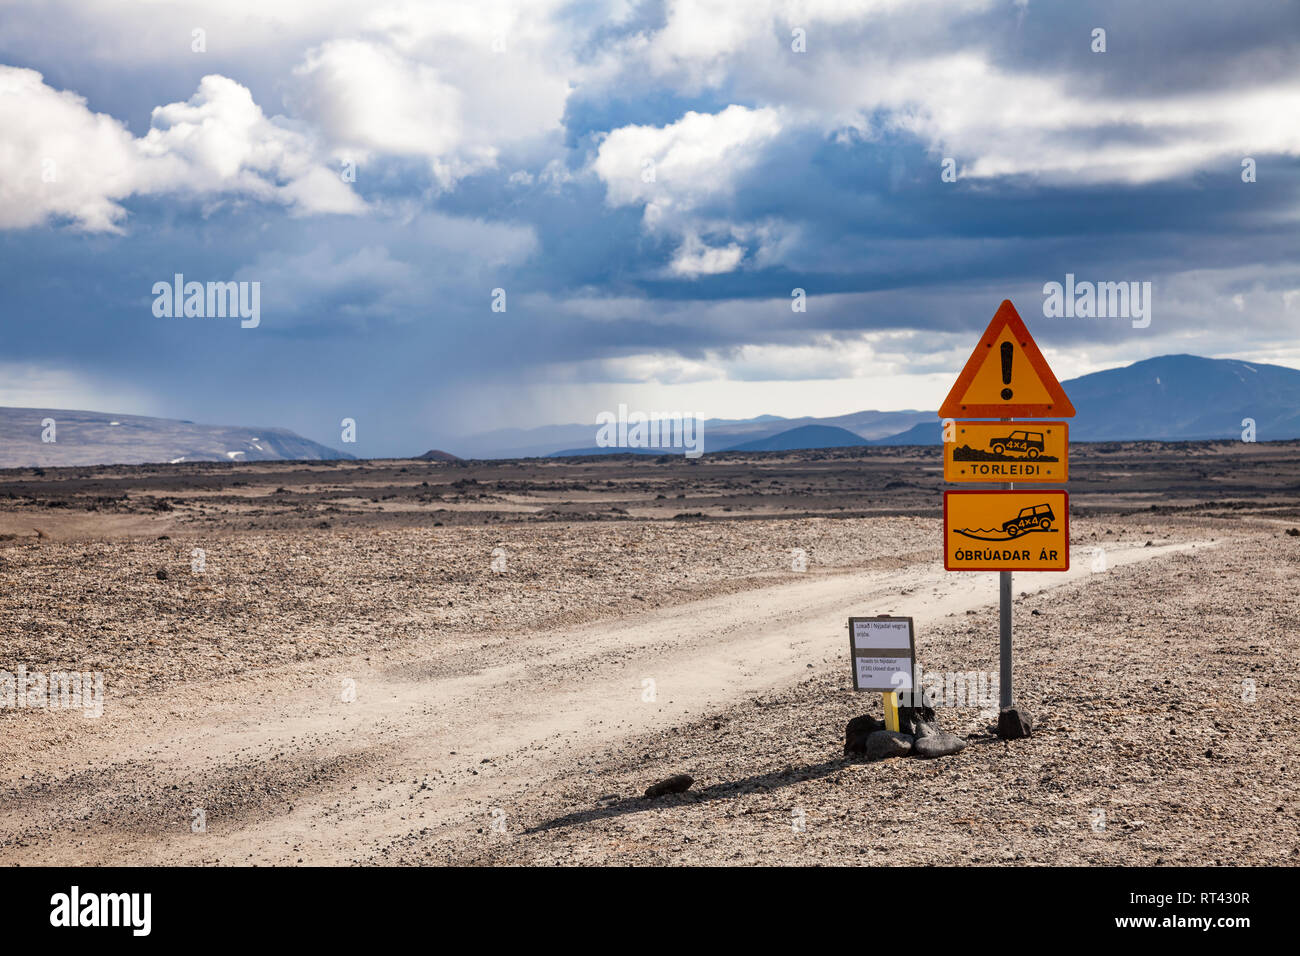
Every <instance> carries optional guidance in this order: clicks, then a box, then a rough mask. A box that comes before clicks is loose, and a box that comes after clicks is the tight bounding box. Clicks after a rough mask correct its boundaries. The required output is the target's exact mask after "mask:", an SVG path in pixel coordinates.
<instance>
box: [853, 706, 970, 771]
mask: <svg viewBox="0 0 1300 956" xmlns="http://www.w3.org/2000/svg"><path fill="white" fill-rule="evenodd" d="M965 749H966V741H964V740H963V739H962V738H960V737H958V736H957V735H956V734H950V733H948V732H947V731H944V730H940V729H939V727H938V725H937V724H936V723H935V716H934V708H932V707H900V708H898V730H897V731H892V730H886V729H885V722H884V721H883V720H879V719H877V718H875V717H870V716H867V715H865V714H864V715H863V716H861V717H854V718H853V719H852V720H850V721H849V722H848V725H847V726H846V727H845V728H844V755H845V756H846V757H847V756H863V757H866V758H867V759H868V760H885V759H887V758H889V757H907V756H909V755H910V756H912V757H926V758H929V757H946V756H948V755H949V754H955V753H957V752H958V751H961V750H965Z"/></svg>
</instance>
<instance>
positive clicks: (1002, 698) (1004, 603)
mask: <svg viewBox="0 0 1300 956" xmlns="http://www.w3.org/2000/svg"><path fill="white" fill-rule="evenodd" d="M1002 420H1003V421H1004V422H1009V421H1011V419H1009V418H1004V419H1002ZM1002 487H1003V488H1005V489H1006V490H1007V491H1014V490H1015V487H1016V484H1015V482H1013V481H1008V482H1007V483H1006V484H1004V485H1003V486H1002ZM998 592H999V593H998V597H999V607H998V625H999V630H1000V631H1001V640H1000V642H999V646H1000V650H1001V654H1000V657H999V660H1000V664H999V667H998V686H999V687H1000V688H1001V689H1000V690H999V691H998V697H999V701H998V704H999V706H1000V707H1001V709H1002V710H1006V709H1007V708H1008V707H1010V706H1011V572H1010V571H999V572H998Z"/></svg>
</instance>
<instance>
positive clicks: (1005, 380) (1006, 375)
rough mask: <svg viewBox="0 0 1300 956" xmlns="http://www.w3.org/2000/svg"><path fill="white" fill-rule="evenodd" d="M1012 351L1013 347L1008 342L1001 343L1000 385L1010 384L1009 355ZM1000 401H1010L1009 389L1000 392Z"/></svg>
mask: <svg viewBox="0 0 1300 956" xmlns="http://www.w3.org/2000/svg"><path fill="white" fill-rule="evenodd" d="M1014 351H1015V347H1014V346H1013V345H1012V344H1011V343H1010V342H1003V343H1002V384H1003V385H1010V384H1011V355H1012V353H1013V352H1014ZM1002 401H1004V402H1009V401H1011V389H1009V388H1004V389H1003V390H1002Z"/></svg>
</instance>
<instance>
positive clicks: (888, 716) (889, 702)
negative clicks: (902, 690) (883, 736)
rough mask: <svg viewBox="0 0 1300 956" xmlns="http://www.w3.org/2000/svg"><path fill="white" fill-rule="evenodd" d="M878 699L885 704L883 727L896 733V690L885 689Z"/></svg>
mask: <svg viewBox="0 0 1300 956" xmlns="http://www.w3.org/2000/svg"><path fill="white" fill-rule="evenodd" d="M880 700H881V702H882V703H883V704H884V705H885V729H886V730H892V731H894V733H898V691H896V690H890V691H885V693H883V694H881V695H880Z"/></svg>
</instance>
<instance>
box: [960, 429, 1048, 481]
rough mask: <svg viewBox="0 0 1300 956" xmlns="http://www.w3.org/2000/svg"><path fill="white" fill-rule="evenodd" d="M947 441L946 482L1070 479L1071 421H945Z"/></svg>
mask: <svg viewBox="0 0 1300 956" xmlns="http://www.w3.org/2000/svg"><path fill="white" fill-rule="evenodd" d="M943 437H944V442H943V480H944V481H954V482H961V481H967V482H969V481H987V482H993V481H1049V482H1053V483H1058V484H1059V483H1064V482H1065V481H1068V480H1069V477H1070V474H1069V473H1070V426H1069V425H1067V424H1066V423H1065V422H1034V421H1018V422H951V423H945V425H944V431H943ZM949 437H951V438H952V440H951V441H949V440H948V439H949Z"/></svg>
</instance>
